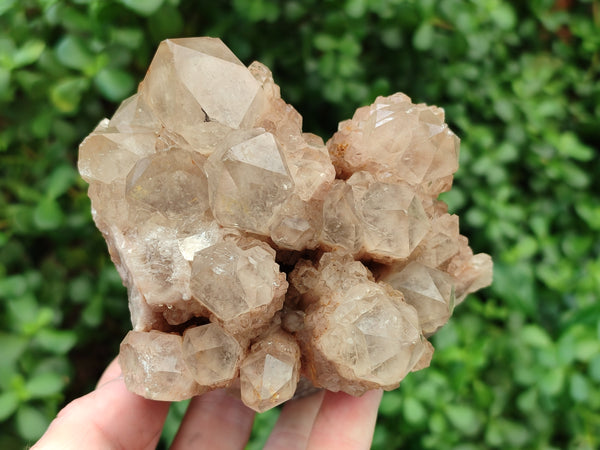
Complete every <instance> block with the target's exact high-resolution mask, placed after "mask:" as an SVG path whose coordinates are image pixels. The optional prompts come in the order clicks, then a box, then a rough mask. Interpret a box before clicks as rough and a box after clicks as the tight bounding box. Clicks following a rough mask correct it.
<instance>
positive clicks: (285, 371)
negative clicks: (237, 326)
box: [240, 329, 300, 412]
mask: <svg viewBox="0 0 600 450" xmlns="http://www.w3.org/2000/svg"><path fill="white" fill-rule="evenodd" d="M299 376H300V349H299V347H298V344H297V343H296V340H295V339H294V338H293V337H292V336H291V335H289V334H287V333H285V332H284V331H282V330H281V329H275V330H271V331H269V332H267V334H266V335H264V336H262V337H261V338H260V339H259V340H258V341H257V342H256V343H255V344H253V345H252V348H251V349H250V354H249V355H248V356H247V357H246V359H245V360H244V362H243V363H242V367H241V368H240V383H241V396H242V400H243V401H244V403H245V404H246V405H248V406H249V407H250V408H252V409H254V410H255V411H258V412H263V411H266V410H267V409H271V408H272V407H274V406H277V405H279V404H281V403H283V402H285V401H287V400H289V399H290V398H292V397H293V395H294V392H295V391H296V386H297V384H298V379H299Z"/></svg>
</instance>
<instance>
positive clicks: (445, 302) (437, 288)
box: [382, 261, 455, 335]
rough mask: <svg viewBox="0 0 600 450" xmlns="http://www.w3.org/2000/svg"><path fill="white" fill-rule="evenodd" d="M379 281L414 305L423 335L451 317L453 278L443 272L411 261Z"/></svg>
mask: <svg viewBox="0 0 600 450" xmlns="http://www.w3.org/2000/svg"><path fill="white" fill-rule="evenodd" d="M382 281H385V282H386V283H389V285H390V286H392V287H393V288H394V289H397V290H399V291H400V292H402V293H403V294H404V299H405V300H406V302H407V303H409V304H410V305H412V306H414V307H415V309H416V310H417V313H418V315H419V321H420V323H421V327H422V329H423V333H425V335H430V334H433V333H434V332H435V331H437V329H438V328H440V327H441V326H442V325H444V324H445V323H446V322H447V321H448V319H449V318H450V315H451V314H452V310H453V308H454V304H455V280H454V278H453V277H451V276H450V275H448V274H447V273H446V272H443V271H441V270H438V269H433V268H431V267H427V266H425V265H423V264H421V263H419V262H416V261H413V262H411V263H410V264H409V265H408V266H406V267H405V268H404V269H403V270H401V271H400V272H395V273H393V274H391V275H390V276H388V277H387V278H382Z"/></svg>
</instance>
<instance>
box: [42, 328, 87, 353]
mask: <svg viewBox="0 0 600 450" xmlns="http://www.w3.org/2000/svg"><path fill="white" fill-rule="evenodd" d="M35 342H36V344H38V345H39V346H40V347H41V348H43V349H45V350H46V351H49V352H50V353H54V354H57V355H63V354H66V353H68V352H69V350H71V349H72V348H73V347H74V346H75V344H76V343H77V334H76V333H75V332H74V331H71V330H55V329H52V328H45V329H42V330H40V331H39V332H38V333H37V335H36V336H35Z"/></svg>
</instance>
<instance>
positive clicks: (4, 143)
mask: <svg viewBox="0 0 600 450" xmlns="http://www.w3.org/2000/svg"><path fill="white" fill-rule="evenodd" d="M599 25H600V4H599V3H598V2H597V1H596V0H587V1H583V0H582V1H580V2H570V1H556V2H555V1H554V0H533V1H530V2H518V1H507V0H482V1H477V2H475V1H468V0H446V1H444V2H441V1H440V2H436V1H433V0H424V1H420V2H415V1H411V0H379V1H377V0H347V1H342V0H331V1H326V2H319V1H317V0H304V1H280V2H278V1H274V0H249V1H242V0H234V1H232V2H209V3H205V4H204V5H202V6H199V5H198V3H197V2H193V1H191V0H189V1H188V0H181V1H180V0H149V1H143V0H118V1H117V0H112V1H101V0H62V1H61V0H22V1H16V0H3V1H0V30H1V31H0V158H1V164H0V186H1V189H0V300H1V301H2V302H1V303H0V324H1V330H2V331H1V332H0V420H1V421H2V425H0V427H1V428H0V430H1V432H0V435H1V436H2V437H1V438H0V447H1V448H7V449H10V448H21V447H22V446H23V445H24V444H26V443H31V442H33V441H35V440H36V439H37V438H38V437H39V436H40V434H41V433H42V432H43V430H44V429H45V427H46V426H47V425H48V423H49V421H50V420H51V418H52V417H53V416H54V415H55V414H56V412H57V410H58V409H59V408H60V407H61V405H62V404H64V402H65V401H68V400H69V399H72V398H74V397H76V396H79V395H81V394H83V393H85V392H86V391H88V390H89V389H90V388H91V387H92V386H93V384H94V382H95V380H96V379H97V377H98V376H99V374H100V372H101V371H102V369H103V367H104V366H105V364H106V363H107V362H108V361H109V360H110V358H111V357H112V356H113V355H114V354H115V353H116V352H117V350H118V342H119V341H120V339H121V338H122V336H123V335H124V333H125V330H127V329H128V328H129V322H128V320H129V318H128V311H127V306H126V301H125V296H126V294H125V291H124V289H123V288H122V286H121V283H120V280H119V278H118V275H117V274H116V271H115V269H114V267H113V266H112V263H111V262H110V260H109V258H108V255H107V252H106V248H105V245H104V243H103V241H102V238H101V236H100V233H98V232H97V230H96V229H95V228H94V226H93V223H92V221H91V215H90V205H89V201H88V199H87V196H86V185H85V183H84V182H82V181H81V179H80V178H79V176H78V174H77V172H76V170H75V163H76V158H77V145H78V143H79V142H80V141H81V140H82V138H83V137H84V136H85V135H87V134H88V133H89V132H90V131H91V129H92V128H93V127H94V126H95V124H96V123H97V122H98V121H99V120H100V119H101V118H102V117H105V116H110V115H111V114H112V112H113V111H114V110H115V108H116V106H117V104H118V103H119V101H121V100H122V99H124V98H125V97H127V96H128V95H130V94H131V93H133V92H134V91H135V89H136V83H137V82H138V81H139V80H141V79H142V77H143V74H144V71H145V69H146V68H147V66H148V63H149V60H150V58H151V56H152V54H153V52H154V50H155V48H156V46H157V45H158V42H159V41H160V40H162V39H164V38H167V37H180V36H193V35H212V36H219V37H221V38H222V39H223V40H224V41H225V42H226V43H227V44H228V45H229V46H230V47H231V48H232V50H233V51H234V52H235V53H236V54H237V55H238V56H239V57H240V59H242V60H243V61H244V62H245V63H247V64H249V63H250V62H251V61H252V60H254V59H258V60H260V61H262V62H263V63H265V64H267V65H268V66H270V67H271V68H272V69H273V72H274V75H275V78H276V81H278V82H279V83H280V84H281V87H282V93H283V96H284V98H285V99H286V100H287V101H288V102H291V103H293V104H294V105H296V106H297V108H298V110H299V111H300V112H301V113H302V114H303V116H304V128H305V130H307V131H313V132H316V133H319V134H321V135H322V136H324V137H326V136H329V135H330V134H331V133H332V132H333V131H334V130H335V127H336V123H337V122H338V121H340V120H343V119H345V118H347V117H349V116H350V115H351V114H352V112H353V111H354V109H355V108H356V107H358V106H360V105H363V104H368V103H371V102H372V101H373V99H374V97H375V96H376V95H379V94H390V93H392V92H395V91H403V92H405V93H407V94H408V95H410V96H411V97H412V98H413V100H415V101H419V102H427V103H432V104H437V105H439V106H443V107H444V108H445V109H446V113H447V119H448V121H449V123H450V125H451V127H452V128H453V129H454V130H455V131H456V132H457V133H458V134H459V135H460V136H461V137H462V148H461V168H460V170H459V172H458V174H457V177H456V181H455V187H454V189H453V190H452V191H451V192H450V193H448V194H445V196H444V199H445V200H446V201H447V202H448V203H449V205H450V208H451V210H453V211H454V212H457V213H458V214H460V215H461V218H462V220H461V228H462V231H463V233H465V234H466V235H467V236H469V237H470V240H471V244H472V247H473V248H474V250H475V251H477V252H481V251H484V252H488V253H490V254H491V255H492V257H493V258H494V260H495V264H496V265H495V282H494V284H493V286H492V287H491V288H489V289H487V290H486V291H483V292H481V293H479V294H478V295H477V296H471V297H470V298H468V299H467V301H466V302H465V303H464V304H463V305H462V306H461V307H460V308H458V309H457V311H456V313H455V317H454V318H453V320H452V321H451V322H450V324H449V325H448V326H446V327H445V328H444V329H443V330H442V331H441V332H440V333H438V335H436V337H435V338H434V345H435V346H436V349H437V350H436V353H435V356H434V360H433V364H432V367H431V368H429V369H428V370H425V371H422V372H417V373H414V374H411V375H410V376H409V377H407V379H406V380H405V381H403V383H402V385H401V387H400V389H398V390H396V391H394V392H390V393H387V394H386V395H385V396H384V400H383V402H382V406H381V409H380V418H379V421H378V425H377V429H376V434H375V440H374V444H373V447H374V448H377V449H378V448H381V449H390V448H435V449H450V448H452V449H457V448H460V449H472V448H503V449H506V448H566V447H569V448H579V449H593V448H598V447H599V446H600V438H599V436H600V412H599V411H600V389H599V386H600V302H598V293H599V292H600V255H599V253H600V251H599V250H600V240H599V239H598V236H599V235H600V234H599V232H600V198H599V197H598V195H597V193H598V192H600V181H599V180H600V163H599V161H600V158H598V148H597V147H595V145H597V144H596V143H597V142H600V128H599V127H598V117H600V83H598V80H599V75H600V73H599V72H600V33H598V27H599ZM180 414H181V407H174V408H173V413H172V415H171V416H170V419H169V424H168V426H167V432H166V435H171V436H172V433H173V429H174V428H173V427H174V419H175V418H176V417H177V415H180ZM275 417H276V412H274V413H271V414H270V415H267V416H265V417H264V418H261V419H260V420H258V421H257V423H256V425H255V430H254V434H253V436H254V438H253V439H254V440H253V441H252V444H251V445H252V448H259V447H260V445H261V444H260V443H261V442H262V440H264V438H265V436H266V433H267V432H268V427H269V426H271V424H272V423H273V420H274V419H275Z"/></svg>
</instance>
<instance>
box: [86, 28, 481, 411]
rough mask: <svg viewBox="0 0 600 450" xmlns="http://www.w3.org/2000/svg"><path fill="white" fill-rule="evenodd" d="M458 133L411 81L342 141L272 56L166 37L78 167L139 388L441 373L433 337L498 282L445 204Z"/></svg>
mask: <svg viewBox="0 0 600 450" xmlns="http://www.w3.org/2000/svg"><path fill="white" fill-rule="evenodd" d="M458 145H459V140H458V138H457V137H456V136H455V135H454V133H452V131H450V129H449V128H448V126H447V125H446V123H445V122H444V111H443V110H442V109H441V108H438V107H435V106H427V105H424V104H418V105H416V104H413V103H412V102H411V100H410V98H409V97H407V96H406V95H404V94H400V93H398V94H394V95H391V96H388V97H378V98H377V99H376V100H375V102H374V103H373V104H372V105H369V106H364V107H361V108H359V109H357V110H356V112H355V114H354V116H353V117H352V119H350V120H346V121H344V122H341V123H340V125H339V128H338V131H337V132H336V133H335V134H334V135H333V136H332V137H331V139H329V140H328V141H327V143H326V144H325V143H324V141H323V139H322V138H320V137H318V136H316V135H314V134H310V133H305V132H303V131H302V116H301V115H300V114H299V113H298V111H297V110H296V109H295V108H294V107H293V106H291V105H289V104H287V103H286V102H285V101H284V100H283V99H282V98H281V95H280V89H279V86H277V84H276V83H275V81H274V80H273V75H272V73H271V71H270V70H269V69H268V68H267V67H266V66H264V65H263V64H261V63H259V62H254V63H252V64H251V65H250V66H249V67H248V68H246V67H245V66H244V65H243V64H242V63H241V62H240V61H239V60H238V59H237V57H236V56H235V55H234V54H233V53H232V52H231V51H230V50H229V49H228V48H227V47H226V46H225V44H224V43H223V42H221V41H220V40H219V39H214V38H185V39H172V40H166V41H164V42H162V43H161V44H160V46H159V48H158V50H157V52H156V55H155V56H154V59H153V60H152V63H151V65H150V68H149V69H148V72H147V74H146V77H145V78H144V80H143V81H142V82H141V84H140V87H139V90H138V92H137V93H136V94H134V95H132V96H131V97H130V98H128V99H126V100H125V101H123V103H122V104H121V106H120V107H119V109H118V110H117V111H116V112H115V113H114V115H113V116H112V118H111V119H110V120H109V119H104V120H102V121H101V122H100V123H99V124H98V126H97V127H96V128H95V129H94V131H93V132H92V133H91V134H90V135H89V136H88V137H87V138H86V139H85V140H84V141H83V142H82V143H81V146H80V151H79V161H78V166H79V170H80V172H81V175H82V177H83V178H84V179H85V180H86V181H87V182H88V183H89V184H90V187H89V191H88V194H89V196H90V199H91V203H92V217H93V218H94V221H95V223H96V225H97V226H98V228H99V229H100V230H101V231H102V233H103V235H104V236H105V238H106V242H107V245H108V250H109V253H110V256H111V258H112V260H113V261H114V263H115V266H116V268H117V270H118V272H119V275H120V276H121V278H122V280H123V283H124V284H125V285H126V286H127V292H128V297H129V309H130V313H131V321H132V325H133V329H134V330H133V331H131V332H129V334H127V336H126V337H125V339H124V340H123V342H122V344H121V353H120V361H121V366H122V369H123V374H124V378H125V382H126V384H127V386H128V388H129V389H130V390H131V391H132V392H135V393H137V394H140V395H143V396H144V397H147V398H151V399H158V400H181V399H185V398H189V397H192V396H194V395H198V394H201V393H203V392H205V391H207V390H210V389H215V388H219V387H225V388H227V389H228V390H230V391H237V393H238V394H239V395H240V397H241V398H242V400H243V401H244V402H245V403H246V404H247V405H248V406H249V407H251V408H253V409H254V410H256V411H264V410H266V409H269V408H271V407H273V406H275V405H278V404H280V403H282V402H284V401H286V400H288V399H290V398H292V397H293V396H294V395H295V394H294V393H295V392H296V388H297V385H298V383H299V380H301V381H300V384H301V386H302V388H301V391H302V392H303V393H305V392H310V390H311V389H315V388H326V389H330V390H333V391H339V390H341V391H345V392H347V393H350V394H352V395H361V394H362V393H364V392H365V391H366V390H368V389H377V388H384V389H394V388H395V387H396V386H398V383H400V381H401V380H402V379H403V378H404V377H405V376H406V375H407V374H408V373H409V372H411V371H414V370H420V369H423V368H425V367H427V366H428V365H429V362H430V360H431V358H432V355H433V346H432V345H431V344H430V343H429V341H428V340H427V339H426V338H427V337H429V336H430V335H431V334H433V333H434V332H435V331H436V330H437V329H438V328H439V327H441V326H443V325H444V324H445V323H446V321H447V320H448V319H449V317H450V315H451V314H452V310H453V308H454V306H455V305H457V304H459V303H460V302H461V301H463V300H464V298H465V297H466V296H467V295H468V294H469V293H471V292H474V291H476V290H478V289H480V288H482V287H485V286H487V285H489V284H490V283H491V281H492V261H491V258H490V257H489V256H488V255H485V254H473V251H472V250H471V248H470V247H469V245H468V240H467V238H466V237H464V236H461V235H460V232H459V226H458V225H459V224H458V217H457V216H454V215H451V214H449V213H448V207H447V205H446V204H445V203H444V202H443V201H440V200H439V199H438V195H439V194H440V193H441V192H443V191H446V190H448V189H449V188H450V187H451V185H452V179H453V173H454V172H455V171H456V169H457V167H458ZM296 395H297V394H296Z"/></svg>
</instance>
